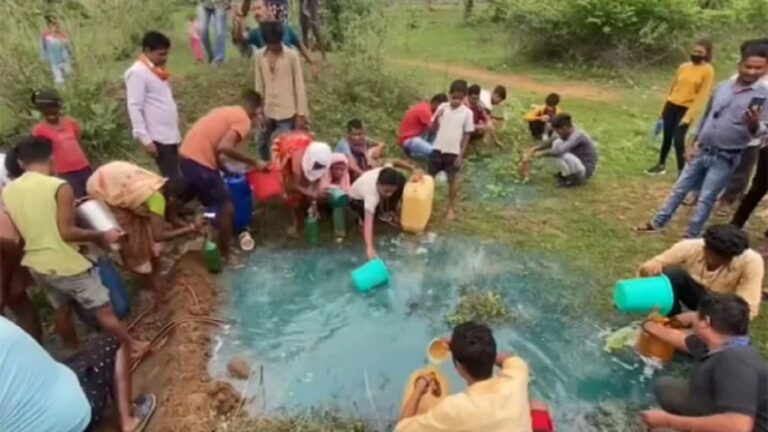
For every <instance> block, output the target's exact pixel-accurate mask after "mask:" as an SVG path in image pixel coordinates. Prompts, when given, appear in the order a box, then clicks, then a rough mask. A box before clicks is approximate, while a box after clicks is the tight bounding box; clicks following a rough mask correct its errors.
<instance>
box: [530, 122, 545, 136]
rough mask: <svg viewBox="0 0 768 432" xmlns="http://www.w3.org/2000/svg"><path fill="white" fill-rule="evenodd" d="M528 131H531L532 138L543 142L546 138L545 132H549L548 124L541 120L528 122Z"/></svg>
mask: <svg viewBox="0 0 768 432" xmlns="http://www.w3.org/2000/svg"><path fill="white" fill-rule="evenodd" d="M528 130H530V131H531V136H532V137H533V138H534V139H537V140H541V139H542V138H544V132H546V131H547V124H546V123H544V122H543V121H541V120H534V121H530V122H528Z"/></svg>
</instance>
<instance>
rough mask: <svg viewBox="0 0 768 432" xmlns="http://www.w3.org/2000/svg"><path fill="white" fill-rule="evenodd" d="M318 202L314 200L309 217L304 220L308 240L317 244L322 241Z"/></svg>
mask: <svg viewBox="0 0 768 432" xmlns="http://www.w3.org/2000/svg"><path fill="white" fill-rule="evenodd" d="M318 219H319V218H318V214H317V203H316V202H313V203H312V205H311V206H309V211H308V212H307V219H306V220H305V221H304V231H305V233H306V235H307V241H308V242H309V243H312V244H316V243H318V242H319V241H320V221H319V220H318Z"/></svg>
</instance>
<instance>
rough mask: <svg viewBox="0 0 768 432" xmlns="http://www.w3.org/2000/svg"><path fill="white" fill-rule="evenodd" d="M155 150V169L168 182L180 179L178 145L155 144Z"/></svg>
mask: <svg viewBox="0 0 768 432" xmlns="http://www.w3.org/2000/svg"><path fill="white" fill-rule="evenodd" d="M155 148H156V149H157V159H155V162H156V163H157V169H159V170H160V174H162V176H163V177H166V178H168V179H169V180H173V179H177V178H179V177H181V170H180V169H179V145H178V144H161V143H158V142H156V143H155Z"/></svg>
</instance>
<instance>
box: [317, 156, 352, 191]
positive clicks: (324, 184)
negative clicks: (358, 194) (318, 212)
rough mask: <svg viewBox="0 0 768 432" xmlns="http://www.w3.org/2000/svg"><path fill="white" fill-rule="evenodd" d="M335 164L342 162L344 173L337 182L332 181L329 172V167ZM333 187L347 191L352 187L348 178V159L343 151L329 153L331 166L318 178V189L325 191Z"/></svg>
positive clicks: (331, 174)
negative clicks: (320, 178)
mask: <svg viewBox="0 0 768 432" xmlns="http://www.w3.org/2000/svg"><path fill="white" fill-rule="evenodd" d="M336 164H344V175H343V176H341V180H340V181H339V182H338V183H334V182H333V173H332V172H331V171H332V170H331V168H332V167H333V166H334V165H336ZM334 187H336V188H339V189H341V190H343V191H344V192H347V193H349V190H350V189H351V188H352V182H351V181H350V180H349V160H348V159H347V156H346V155H344V154H343V153H333V154H332V155H331V166H330V167H328V172H327V173H326V174H325V176H323V179H322V180H320V190H322V191H327V190H329V189H331V188H334Z"/></svg>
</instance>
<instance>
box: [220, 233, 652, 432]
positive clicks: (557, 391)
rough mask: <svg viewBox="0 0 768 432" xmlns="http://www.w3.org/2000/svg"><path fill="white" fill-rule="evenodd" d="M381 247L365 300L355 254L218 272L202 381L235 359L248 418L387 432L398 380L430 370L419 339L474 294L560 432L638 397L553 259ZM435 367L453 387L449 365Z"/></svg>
mask: <svg viewBox="0 0 768 432" xmlns="http://www.w3.org/2000/svg"><path fill="white" fill-rule="evenodd" d="M381 241H382V245H381V246H380V247H379V253H380V254H381V257H382V258H383V260H384V261H385V262H386V263H387V265H388V266H389V268H390V270H391V273H392V281H391V283H390V284H389V286H387V287H384V288H381V289H378V290H376V291H374V292H371V293H368V294H361V293H358V292H356V291H355V290H354V289H353V288H352V286H351V283H350V277H349V271H350V270H352V269H353V268H354V267H356V266H357V265H359V264H361V262H362V252H363V250H362V247H361V246H360V245H354V246H353V245H333V246H328V247H317V248H310V249H307V248H302V249H286V248H280V247H265V248H261V249H258V250H256V251H254V252H253V253H252V254H251V255H250V256H249V258H248V260H247V263H248V264H247V266H246V268H244V269H241V270H237V271H233V272H231V273H228V274H226V275H224V276H222V280H221V283H222V284H223V285H224V286H225V291H227V292H229V295H228V298H227V300H226V302H225V305H224V306H223V307H222V308H221V315H222V316H223V317H225V318H227V319H230V320H231V321H232V325H231V326H229V327H228V328H227V329H226V330H224V331H223V332H222V333H220V334H219V335H218V338H217V341H218V342H217V345H216V347H215V350H214V356H213V360H212V362H211V372H212V374H213V376H215V377H217V378H225V377H226V364H227V362H228V361H229V360H230V359H231V358H232V357H233V356H245V357H246V358H247V359H248V360H249V361H250V363H251V365H252V367H253V368H254V370H255V371H256V372H255V374H254V377H253V378H252V379H251V380H250V382H249V383H248V385H247V386H245V384H244V383H243V382H238V383H235V384H236V386H237V387H238V388H239V389H243V388H244V386H245V388H244V391H245V393H246V394H248V395H249V396H251V397H253V400H252V403H251V404H250V409H251V410H252V412H254V413H275V412H288V413H303V412H306V410H307V409H309V408H310V407H328V408H335V409H339V410H341V411H342V412H345V413H347V414H350V415H354V416H358V417H362V418H365V419H367V420H369V421H370V422H371V424H372V425H373V426H374V427H376V428H379V429H384V430H386V429H387V428H388V427H389V426H391V424H392V422H393V421H394V420H395V419H396V418H397V415H398V410H399V406H400V402H401V397H402V392H403V385H404V382H405V380H406V379H407V377H408V376H409V374H410V373H411V372H412V371H413V370H415V369H417V368H420V367H423V366H424V365H425V364H426V362H427V360H426V355H425V348H426V346H427V344H428V342H429V341H430V340H432V339H433V338H435V337H439V336H444V335H448V334H449V332H450V328H449V327H448V325H447V324H446V323H445V320H444V317H445V315H446V314H447V313H449V312H451V311H452V310H453V308H454V307H455V305H456V303H457V301H458V299H459V297H460V292H461V290H462V289H466V288H467V287H473V288H476V289H481V290H493V291H496V292H499V293H501V295H502V297H503V298H504V300H505V302H506V303H507V304H508V305H509V306H510V307H511V308H512V310H513V312H514V314H515V315H516V316H517V319H516V320H515V322H514V323H513V324H511V325H509V326H504V327H497V328H494V333H495V336H496V339H497V343H498V346H499V348H500V350H506V351H510V352H512V353H515V354H517V355H519V356H521V357H522V358H524V359H525V360H526V361H527V362H528V363H529V365H530V367H531V370H532V374H533V381H532V389H531V393H532V396H533V397H535V398H537V399H541V400H543V401H545V402H547V403H548V404H549V405H551V406H552V407H553V409H554V413H555V420H556V422H557V424H558V430H560V431H588V430H591V428H590V426H589V425H588V422H587V421H586V419H585V416H586V415H587V413H588V412H590V411H591V410H593V409H594V407H595V406H596V404H598V403H601V402H606V401H621V402H628V403H639V404H643V403H647V402H648V401H649V399H650V398H649V396H650V395H649V391H650V382H649V380H648V379H647V377H646V376H645V375H644V373H643V364H642V362H640V361H639V360H637V359H636V358H635V357H634V356H633V355H631V354H630V355H627V356H623V357H622V358H621V359H619V358H616V357H615V356H614V355H612V354H609V353H606V352H605V351H604V349H603V347H604V340H603V339H602V338H601V337H600V336H598V333H599V332H600V327H601V323H600V321H599V320H597V319H595V318H594V317H593V315H592V313H591V311H590V310H589V309H588V307H587V306H585V305H586V304H588V303H587V302H586V301H585V299H586V298H587V297H588V295H589V294H588V293H590V292H592V291H593V290H594V289H595V288H596V287H593V286H592V285H591V281H590V278H589V277H588V276H586V275H583V274H574V273H569V272H568V271H567V270H566V269H567V268H568V266H567V265H566V264H567V263H564V262H561V261H558V259H557V257H556V256H551V255H547V256H545V255H541V256H536V255H531V254H530V253H522V252H519V251H516V250H515V249H512V248H509V247H505V246H501V245H498V244H495V243H493V242H490V241H483V240H479V239H475V238H470V237H442V236H434V235H424V236H421V237H403V236H397V237H391V238H385V239H382V240H381ZM603 292H605V293H610V290H609V289H603ZM606 295H609V294H606ZM574 309H576V310H574ZM579 309H583V310H579ZM442 368H443V370H444V371H445V372H446V373H447V374H448V376H449V377H450V378H451V385H452V390H453V391H461V390H462V389H463V388H464V385H463V382H461V381H460V379H459V377H458V375H457V374H456V373H455V371H454V370H453V366H452V365H451V364H450V362H448V363H447V364H445V365H443V366H442Z"/></svg>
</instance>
